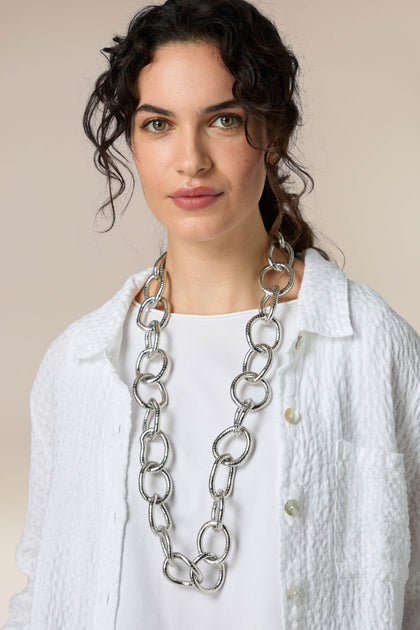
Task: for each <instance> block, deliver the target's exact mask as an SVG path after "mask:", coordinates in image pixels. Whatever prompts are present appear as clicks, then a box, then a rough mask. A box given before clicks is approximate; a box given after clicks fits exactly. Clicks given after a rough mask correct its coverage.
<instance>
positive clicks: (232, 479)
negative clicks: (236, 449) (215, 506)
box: [209, 453, 236, 499]
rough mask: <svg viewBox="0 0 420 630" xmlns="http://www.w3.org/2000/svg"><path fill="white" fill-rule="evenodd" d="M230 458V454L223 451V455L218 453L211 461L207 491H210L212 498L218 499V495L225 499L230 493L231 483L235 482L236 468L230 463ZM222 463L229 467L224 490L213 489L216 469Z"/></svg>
mask: <svg viewBox="0 0 420 630" xmlns="http://www.w3.org/2000/svg"><path fill="white" fill-rule="evenodd" d="M230 460H231V455H229V454H228V453H224V454H223V455H219V457H218V458H217V459H216V460H215V462H214V463H213V466H212V468H211V473H210V478H209V491H210V496H211V497H212V499H218V498H219V497H225V499H227V498H228V497H229V496H230V495H231V494H232V490H233V484H234V483H235V476H236V468H235V466H232V465H231V463H230ZM222 464H224V465H226V466H227V467H228V468H229V473H228V478H227V480H226V485H225V489H224V490H222V489H219V490H215V487H214V483H215V477H216V474H217V471H218V470H219V468H220V466H221V465H222Z"/></svg>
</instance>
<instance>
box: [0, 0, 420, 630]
mask: <svg viewBox="0 0 420 630" xmlns="http://www.w3.org/2000/svg"><path fill="white" fill-rule="evenodd" d="M257 4H258V6H260V7H261V8H262V9H263V10H264V11H265V12H266V13H267V14H269V15H271V16H273V17H275V19H276V22H277V24H278V26H279V28H280V31H281V32H282V33H283V34H285V36H286V41H288V42H289V44H290V45H291V46H292V47H293V50H294V52H295V54H296V55H297V56H298V58H299V60H300V63H301V66H302V73H301V85H302V97H303V105H304V118H305V127H304V128H303V129H302V131H301V134H300V139H299V145H298V151H297V153H298V155H299V156H301V157H302V156H305V162H306V165H307V166H308V168H309V170H310V171H311V172H312V174H313V176H314V178H315V181H316V189H315V192H314V193H312V195H311V196H309V197H307V198H306V200H305V207H306V211H307V217H308V218H309V220H310V221H311V222H313V223H314V224H315V226H316V227H317V228H318V230H319V231H320V232H321V233H322V234H324V235H325V237H324V238H323V239H322V241H321V243H322V245H323V246H324V247H326V248H327V249H328V250H329V252H330V253H331V255H332V256H333V257H334V258H335V260H336V261H337V262H338V264H339V265H340V266H342V265H343V257H342V255H341V253H340V251H339V250H338V249H337V247H335V246H334V244H333V243H336V244H337V245H338V246H339V247H340V248H341V249H342V250H343V252H344V253H345V256H346V265H345V270H346V272H347V274H348V275H349V277H350V278H352V279H354V280H358V281H361V282H364V283H366V284H369V285H371V286H372V287H374V288H375V289H376V290H377V291H378V292H379V293H381V295H382V296H383V297H384V298H385V299H386V300H387V302H388V303H389V304H390V305H391V306H392V307H393V308H394V309H395V310H397V311H398V312H399V313H400V314H401V315H402V316H403V317H405V318H406V319H407V320H408V321H409V322H410V323H411V324H412V325H413V326H414V327H415V328H416V329H417V330H419V329H420V309H419V283H418V272H419V259H420V251H419V247H418V240H419V224H420V220H419V212H418V206H419V203H418V171H419V152H418V147H419V145H420V122H419V120H420V117H419V111H420V87H419V65H420V61H419V59H420V55H419V52H420V51H419V48H420V40H419V37H418V30H419V17H420V15H419V12H420V9H419V7H420V5H419V3H418V2H417V0H402V1H401V2H399V3H395V2H394V1H392V2H391V1H390V0H376V1H373V0H368V1H367V2H366V0H353V1H352V2H341V1H340V0H338V1H337V0H317V2H313V0H299V1H297V2H290V1H287V2H286V0H282V1H276V0H270V1H265V2H263V1H260V2H258V3H257ZM140 6H142V5H141V4H140V3H139V2H138V1H137V0H119V2H115V0H112V1H111V0H100V1H99V0H83V1H82V0H73V1H72V2H68V0H65V1H64V0H37V2H33V1H32V0H21V1H20V2H12V1H11V0H2V2H1V4H0V30H1V38H0V42H1V47H2V51H1V52H2V55H1V87H2V98H1V103H0V108H1V116H0V121H1V143H2V151H1V158H0V159H1V168H0V177H1V179H2V181H1V203H2V226H1V248H0V256H1V265H0V269H1V288H2V299H1V332H2V339H1V346H0V347H1V359H2V361H1V365H2V374H1V379H0V383H1V416H0V418H1V419H0V466H1V471H0V474H1V488H0V489H1V495H0V505H1V518H0V522H1V527H2V531H1V536H0V624H2V623H3V622H4V621H5V620H6V618H7V601H8V599H9V597H10V596H11V595H12V594H13V593H14V592H16V591H17V590H20V589H21V588H22V587H23V586H24V584H25V578H24V577H23V576H22V575H20V574H19V573H18V571H17V570H16V568H15V566H14V550H15V546H16V544H17V542H18V539H19V537H20V535H21V530H22V527H23V521H24V514H25V504H26V496H27V479H28V469H29V448H30V424H29V414H28V396H29V391H30V386H31V383H32V380H33V378H34V375H35V372H36V370H37V367H38V365H39V362H40V360H41V358H42V355H43V353H44V352H45V350H46V348H47V346H48V345H49V343H50V342H51V341H52V340H53V338H54V337H56V336H57V335H58V334H59V333H60V332H61V331H62V330H63V329H64V327H65V326H66V325H67V324H69V323H70V322H71V321H73V320H74V319H76V318H78V317H79V316H81V315H83V314H84V313H86V312H88V311H90V310H92V309H93V308H96V307H97V306H99V305H100V304H102V303H103V302H104V301H105V300H106V299H107V298H108V297H110V296H111V295H112V294H113V293H114V292H115V291H116V290H117V289H118V288H119V287H120V286H121V284H122V283H123V281H124V279H125V278H126V276H128V275H129V274H130V273H132V272H134V271H136V270H139V269H141V268H143V267H146V266H148V265H149V264H151V263H152V262H153V259H154V256H155V254H156V252H157V251H158V247H159V243H160V240H161V238H162V232H161V231H160V229H159V227H158V226H157V225H156V224H155V223H154V222H153V221H152V219H151V218H150V215H149V212H148V210H147V208H146V207H145V204H144V202H143V200H142V198H141V194H140V193H139V192H138V193H137V194H136V197H135V198H134V200H133V203H132V205H131V207H130V209H129V211H128V212H127V214H126V215H125V217H124V219H123V221H122V222H121V223H120V225H119V227H118V229H115V231H112V232H111V233H110V234H108V235H100V234H96V233H95V231H94V226H93V217H94V208H95V207H96V206H97V204H98V202H99V201H100V200H101V198H102V194H103V191H104V189H103V183H102V181H101V180H100V177H99V175H97V174H96V172H95V170H94V168H93V166H92V163H91V149H90V146H88V143H87V141H86V140H85V139H84V137H83V132H82V128H81V117H82V110H83V107H84V103H85V100H86V97H87V94H88V91H89V89H90V87H91V85H92V82H93V80H94V78H96V76H97V74H99V72H100V71H101V69H102V68H103V60H102V58H101V56H100V55H99V52H98V51H99V49H100V48H101V47H103V46H105V45H107V44H108V43H109V42H110V39H111V37H112V35H114V34H115V33H117V32H121V31H123V30H124V28H125V27H126V25H127V24H128V20H129V18H130V17H131V16H132V15H133V14H134V12H135V11H136V10H137V9H138V8H139V7H140ZM150 234H151V236H150ZM327 237H329V238H330V239H331V241H328V240H327Z"/></svg>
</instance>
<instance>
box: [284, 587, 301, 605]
mask: <svg viewBox="0 0 420 630" xmlns="http://www.w3.org/2000/svg"><path fill="white" fill-rule="evenodd" d="M301 595H302V591H301V590H300V587H299V586H297V585H296V584H293V585H292V586H291V587H290V588H289V590H288V591H287V599H290V601H292V602H297V601H298V599H300V597H301Z"/></svg>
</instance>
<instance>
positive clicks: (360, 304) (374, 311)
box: [347, 279, 419, 342]
mask: <svg viewBox="0 0 420 630" xmlns="http://www.w3.org/2000/svg"><path fill="white" fill-rule="evenodd" d="M347 284H348V295H349V305H350V313H351V318H352V322H353V324H354V325H356V326H358V327H361V326H363V327H365V328H366V327H369V328H372V329H378V328H381V329H382V331H383V333H384V334H394V335H403V336H408V337H412V338H413V339H416V340H417V342H418V341H419V336H418V334H417V332H416V331H415V330H414V328H413V327H412V326H411V324H409V323H408V322H407V321H406V320H405V319H404V318H403V317H402V316H401V315H400V314H399V313H398V312H397V311H395V310H394V309H393V308H392V307H391V306H390V305H389V304H388V302H387V301H386V300H385V299H384V298H383V297H382V296H381V295H380V294H379V293H378V292H377V291H376V290H375V289H373V288H372V287H371V286H369V285H367V284H364V283H362V282H357V281H355V280H350V279H348V280H347Z"/></svg>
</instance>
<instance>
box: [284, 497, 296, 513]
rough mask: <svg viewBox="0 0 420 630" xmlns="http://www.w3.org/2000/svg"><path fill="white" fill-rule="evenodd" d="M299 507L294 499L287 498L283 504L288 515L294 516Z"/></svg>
mask: <svg viewBox="0 0 420 630" xmlns="http://www.w3.org/2000/svg"><path fill="white" fill-rule="evenodd" d="M299 508H300V505H299V503H298V501H296V500H295V499H289V500H288V501H286V503H285V504H284V509H285V511H286V512H287V514H289V515H290V516H296V514H297V513H298V512H299Z"/></svg>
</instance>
